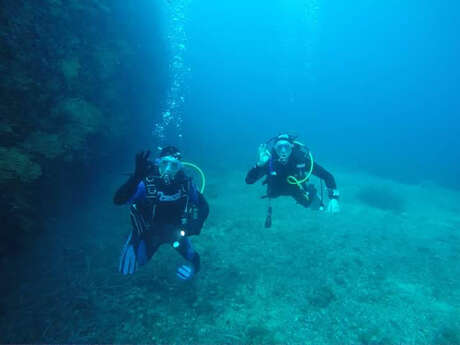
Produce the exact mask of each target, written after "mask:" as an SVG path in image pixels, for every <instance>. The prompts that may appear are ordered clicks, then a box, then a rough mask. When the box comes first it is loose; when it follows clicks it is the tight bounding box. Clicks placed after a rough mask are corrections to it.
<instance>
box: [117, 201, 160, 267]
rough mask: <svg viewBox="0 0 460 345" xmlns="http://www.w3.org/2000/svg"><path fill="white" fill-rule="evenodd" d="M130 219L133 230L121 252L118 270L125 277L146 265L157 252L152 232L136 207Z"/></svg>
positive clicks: (133, 207) (133, 208) (132, 209)
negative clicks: (140, 266) (139, 266)
mask: <svg viewBox="0 0 460 345" xmlns="http://www.w3.org/2000/svg"><path fill="white" fill-rule="evenodd" d="M130 217H131V223H132V225H133V230H132V231H131V234H130V235H129V237H128V240H127V241H126V243H125V245H124V246H123V248H122V250H121V256H120V264H119V268H118V270H119V271H120V272H121V273H122V274H124V275H126V274H133V273H134V272H135V271H136V270H137V267H138V265H145V264H146V263H147V261H148V260H149V259H150V258H151V257H152V255H153V253H154V252H155V250H156V248H155V246H154V244H153V242H152V236H151V231H149V229H148V227H147V226H146V224H145V221H144V218H143V217H142V215H141V214H140V213H139V212H138V210H137V209H136V207H135V206H134V205H132V206H131V208H130Z"/></svg>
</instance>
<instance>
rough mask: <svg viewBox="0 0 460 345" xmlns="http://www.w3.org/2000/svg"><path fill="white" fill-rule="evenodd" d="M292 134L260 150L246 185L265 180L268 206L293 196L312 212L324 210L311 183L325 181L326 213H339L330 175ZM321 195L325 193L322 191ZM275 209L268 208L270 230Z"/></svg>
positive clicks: (276, 138)
mask: <svg viewBox="0 0 460 345" xmlns="http://www.w3.org/2000/svg"><path fill="white" fill-rule="evenodd" d="M296 139H297V138H296V137H295V136H293V135H290V134H280V135H278V136H276V137H274V138H272V139H270V140H268V141H267V142H266V143H265V144H262V145H260V146H259V152H258V155H259V157H258V162H257V164H256V165H255V166H254V167H253V168H252V169H251V170H249V172H248V174H247V176H246V183H247V184H253V183H255V182H257V181H258V180H259V179H261V178H262V177H264V176H266V179H265V180H264V182H263V184H266V185H267V195H266V197H267V198H268V199H269V202H270V200H271V199H272V198H277V197H279V196H282V195H290V196H292V197H293V198H294V199H295V200H296V201H297V202H298V203H299V204H301V205H302V206H304V207H310V208H312V209H323V207H324V204H323V200H322V199H323V198H322V195H321V198H319V197H318V194H317V191H316V188H315V186H314V185H313V184H311V183H308V180H309V178H310V177H311V176H312V175H314V176H317V177H318V178H320V180H321V189H322V181H323V180H324V182H325V184H326V187H327V189H328V196H329V204H328V206H327V211H328V212H330V213H337V212H339V211H340V206H339V202H338V199H339V191H338V190H337V185H336V183H335V179H334V177H333V176H332V174H331V173H329V172H328V171H327V170H326V169H324V168H323V167H322V166H320V165H319V164H318V163H316V162H315V161H314V160H313V155H312V154H311V152H310V151H309V150H308V148H307V147H306V146H305V145H304V144H302V143H300V142H299V141H297V140H296ZM321 194H322V191H321ZM271 215H272V208H271V203H270V204H269V207H268V215H267V219H266V222H265V227H267V228H268V227H270V226H271Z"/></svg>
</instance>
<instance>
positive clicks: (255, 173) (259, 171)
mask: <svg viewBox="0 0 460 345" xmlns="http://www.w3.org/2000/svg"><path fill="white" fill-rule="evenodd" d="M266 172H267V170H266V167H265V166H258V165H256V166H254V167H253V168H252V169H251V170H249V171H248V174H247V175H246V183H247V184H253V183H256V182H257V181H258V180H260V179H261V178H262V177H263V176H265V174H266Z"/></svg>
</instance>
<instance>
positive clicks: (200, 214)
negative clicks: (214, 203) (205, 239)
mask: <svg viewBox="0 0 460 345" xmlns="http://www.w3.org/2000/svg"><path fill="white" fill-rule="evenodd" d="M192 207H193V208H194V209H192V212H190V215H189V217H188V219H187V224H186V225H185V230H186V233H187V235H199V234H200V232H201V228H202V227H203V224H204V221H205V220H206V218H208V215H209V205H208V202H207V201H206V199H205V198H204V196H203V194H201V193H198V198H197V201H196V203H194V205H193V206H192Z"/></svg>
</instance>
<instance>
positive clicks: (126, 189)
mask: <svg viewBox="0 0 460 345" xmlns="http://www.w3.org/2000/svg"><path fill="white" fill-rule="evenodd" d="M143 193H145V186H144V182H142V180H139V179H138V178H136V177H135V176H131V177H130V178H129V179H128V181H126V182H125V183H124V184H123V185H122V186H121V187H120V188H118V190H117V191H116V193H115V196H114V197H113V202H114V204H115V205H125V204H127V203H130V202H133V201H136V200H138V199H140V198H141V195H142V194H143Z"/></svg>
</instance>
